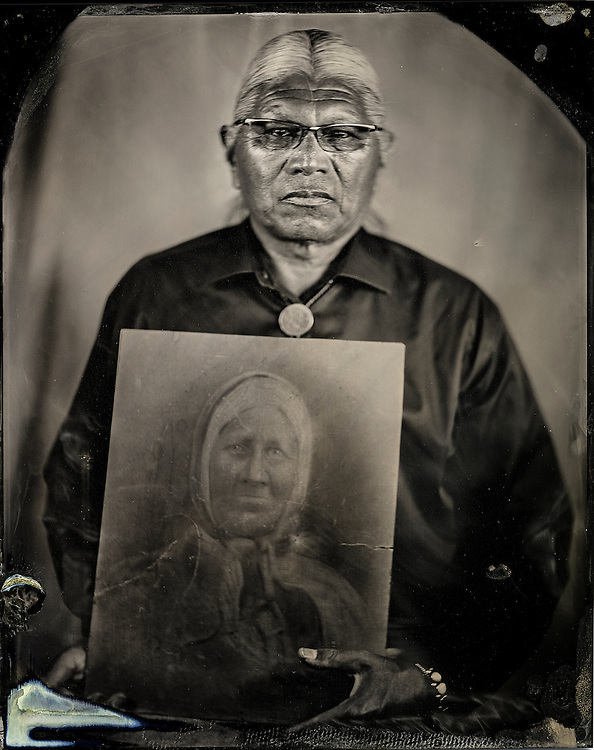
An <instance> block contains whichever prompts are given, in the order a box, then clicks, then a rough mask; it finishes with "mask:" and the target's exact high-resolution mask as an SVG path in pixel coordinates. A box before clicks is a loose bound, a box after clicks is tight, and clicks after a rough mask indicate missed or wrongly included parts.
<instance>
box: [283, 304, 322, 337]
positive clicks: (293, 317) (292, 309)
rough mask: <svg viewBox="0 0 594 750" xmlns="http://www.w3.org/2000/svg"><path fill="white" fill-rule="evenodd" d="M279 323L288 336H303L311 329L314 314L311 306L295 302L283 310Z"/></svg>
mask: <svg viewBox="0 0 594 750" xmlns="http://www.w3.org/2000/svg"><path fill="white" fill-rule="evenodd" d="M278 324H279V326H280V329H281V331H282V332H283V333H284V334H285V335H286V336H303V334H304V333H307V332H308V331H310V330H311V327H312V326H313V324H314V316H313V313H312V311H311V310H310V309H309V307H307V306H306V305H302V304H300V303H298V302H295V303H294V304H292V305H288V306H287V307H285V308H283V309H282V310H281V313H280V315H279V316H278Z"/></svg>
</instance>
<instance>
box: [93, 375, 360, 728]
mask: <svg viewBox="0 0 594 750" xmlns="http://www.w3.org/2000/svg"><path fill="white" fill-rule="evenodd" d="M312 451H313V433H312V425H311V420H310V416H309V413H308V410H307V407H306V405H305V402H304V400H303V398H302V396H301V394H300V393H299V392H298V391H297V390H296V389H295V387H294V386H293V385H292V384H290V383H289V382H288V381H287V380H285V379H283V378H281V377H279V376H277V375H272V374H269V373H259V372H256V373H248V374H243V375H241V376H239V377H236V378H234V379H232V380H230V381H229V382H227V383H225V384H224V385H223V386H222V387H221V388H220V389H219V390H218V391H217V392H216V393H215V394H214V395H213V396H212V398H211V399H210V400H209V401H208V403H207V404H206V406H205V407H204V409H203V411H202V414H201V416H200V418H199V420H198V423H197V427H196V431H195V435H194V445H193V450H192V461H191V471H190V487H189V494H190V497H191V503H190V504H188V512H187V513H175V514H172V515H171V516H167V517H165V518H164V519H162V518H157V517H156V518H154V520H151V521H150V522H151V523H155V524H162V525H163V534H162V535H160V537H161V539H162V543H161V544H160V545H159V547H158V549H156V550H154V551H153V552H150V553H141V554H140V555H139V556H137V557H135V558H134V559H133V560H132V561H130V560H126V562H125V565H119V566H118V569H117V570H113V569H112V570H111V571H107V575H106V576H105V577H103V582H102V585H100V586H98V590H97V592H96V606H97V607H98V608H99V611H100V612H101V619H102V622H103V623H105V622H106V621H107V622H109V623H110V627H111V628H113V636H114V637H113V641H112V642H113V644H114V648H113V651H112V650H111V648H110V654H106V655H105V658H106V663H107V662H110V664H109V668H108V671H109V672H110V673H111V674H112V675H114V676H115V677H112V678H111V683H112V684H111V685H110V689H117V690H120V691H121V690H123V691H124V692H125V693H126V694H127V695H128V696H129V697H130V698H132V700H134V701H135V702H136V703H137V705H138V708H139V709H143V708H144V709H146V710H148V711H150V712H153V713H168V714H169V715H172V714H173V715H175V714H176V713H177V714H178V715H180V716H194V717H204V718H225V719H249V720H254V721H264V720H267V721H277V722H278V721H295V720H298V719H300V718H305V717H307V716H311V715H313V714H314V713H317V712H319V711H320V710H323V709H324V707H326V706H330V705H334V704H335V703H336V700H337V697H338V698H339V699H340V698H341V697H346V695H348V688H349V685H350V681H349V678H348V677H344V676H342V675H334V674H333V675H328V674H326V673H324V674H322V673H320V672H317V671H315V670H312V669H311V668H308V667H307V666H304V665H303V664H302V663H301V662H300V659H299V656H298V649H299V648H300V647H311V648H320V647H330V648H340V649H345V648H361V647H362V645H363V644H364V642H365V641H364V638H365V630H366V626H365V606H364V604H363V601H362V600H361V598H360V596H359V595H358V593H357V592H356V591H355V589H354V588H353V587H352V586H351V585H350V584H349V583H348V582H347V581H346V580H345V579H344V578H343V577H342V576H341V575H340V574H339V573H338V572H337V571H336V570H334V569H333V568H332V567H331V566H330V565H329V564H327V561H328V560H329V559H330V558H331V553H332V550H331V546H332V545H331V543H330V542H329V540H328V538H327V537H328V535H327V534H326V538H325V539H323V538H322V536H321V535H317V534H316V533H315V530H312V529H313V526H314V525H315V524H312V523H311V520H310V522H309V528H306V524H305V520H304V519H305V517H306V515H307V514H306V507H307V506H306V502H307V491H308V486H309V481H310V470H311V462H312ZM124 568H125V570H124ZM124 579H125V580H124ZM98 583H99V582H98ZM140 634H142V637H139V636H140ZM147 636H148V637H147ZM114 680H117V681H118V684H117V685H116V684H115V681H114Z"/></svg>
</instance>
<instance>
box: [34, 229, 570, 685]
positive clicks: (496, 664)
mask: <svg viewBox="0 0 594 750" xmlns="http://www.w3.org/2000/svg"><path fill="white" fill-rule="evenodd" d="M330 277H331V278H333V279H334V283H333V284H332V286H331V287H330V288H329V289H328V291H326V292H325V293H324V294H323V295H322V296H321V297H320V298H319V299H318V300H317V301H316V302H315V303H314V304H313V305H312V311H313V312H314V314H315V322H314V325H313V328H312V330H311V331H310V332H309V333H308V334H307V336H310V337H315V338H330V339H349V340H358V341H395V342H403V343H404V344H405V345H406V364H405V384H404V414H403V426H402V437H401V456H400V474H399V488H398V505H397V518H396V531H395V541H394V563H393V572H392V589H391V606H390V619H389V643H388V645H390V646H398V647H404V648H407V649H409V650H410V651H411V653H413V654H420V655H421V656H419V657H418V658H426V659H431V661H432V665H434V666H439V669H440V671H442V672H443V673H444V674H447V675H448V682H449V683H450V684H457V685H458V686H459V687H460V688H464V689H465V688H469V687H470V688H477V689H492V688H494V687H496V686H497V685H499V684H500V683H501V682H502V681H503V680H504V679H505V678H506V677H507V676H508V675H509V674H510V673H511V672H513V671H514V670H515V669H516V668H517V667H518V666H519V665H520V664H521V663H522V662H523V661H524V660H525V658H526V657H527V656H528V655H529V654H530V652H531V651H532V650H533V649H534V647H535V646H536V645H537V644H538V641H539V639H540V637H541V636H542V635H543V634H544V632H545V631H546V628H547V626H548V624H549V623H550V620H551V617H552V612H553V609H554V606H555V603H556V601H557V599H558V596H559V593H560V591H561V589H562V586H563V584H564V580H565V567H566V558H567V543H568V537H569V528H570V522H571V517H570V516H571V514H570V511H569V505H568V500H567V496H566V493H565V490H564V488H563V484H562V481H561V479H560V475H559V471H558V468H557V462H556V460H555V456H554V451H553V447H552V445H551V441H550V438H549V434H548V431H547V429H546V427H545V425H544V422H543V419H542V417H541V414H540V412H539V409H538V407H537V405H536V403H535V400H534V397H533V394H532V391H531V388H530V385H529V383H528V380H527V377H526V374H525V372H524V369H523V367H522V364H521V362H520V359H519V357H518V354H517V352H516V350H515V348H514V346H513V344H512V342H511V340H510V337H509V335H508V333H507V331H506V329H505V326H504V324H503V322H502V320H501V317H500V315H499V313H498V311H497V309H496V307H495V306H494V304H493V303H492V302H491V301H490V300H489V299H488V298H487V297H486V296H485V294H484V293H482V292H481V291H480V290H479V289H478V288H477V287H476V286H475V285H474V284H473V283H472V282H470V281H468V280H467V279H464V278H463V277H461V276H460V275H458V274H456V273H454V272H453V271H451V270H448V269H446V268H444V267H443V266H441V265H439V264H437V263H435V262H433V261H431V260H429V259H427V258H425V257H423V256H422V255H420V254H418V253H416V252H414V251H412V250H410V249H408V248H406V247H403V246H402V245H400V244H397V243H395V242H391V241H389V240H387V239H384V238H382V237H378V236H374V235H371V234H369V233H367V232H366V231H364V230H360V231H359V232H358V233H357V234H356V235H355V237H354V238H353V239H352V240H351V241H350V242H349V243H348V244H347V246H346V247H345V248H344V249H343V251H342V252H341V254H340V255H339V257H338V258H337V260H336V261H335V262H334V263H333V264H332V266H331V268H330V269H329V271H328V274H327V275H326V277H325V278H323V279H321V280H320V283H319V285H317V286H316V287H314V288H312V289H311V290H308V291H307V292H306V294H305V295H304V300H305V301H307V300H308V299H310V298H311V297H312V296H313V295H314V294H315V293H316V292H317V291H318V290H319V289H321V288H322V287H323V286H324V284H325V283H326V282H327V281H328V278H330ZM291 299H292V298H291V296H290V295H287V294H286V293H282V294H281V293H280V292H279V291H278V290H277V289H276V288H275V286H274V284H273V282H272V274H271V269H270V268H268V267H267V256H266V254H265V252H264V250H263V248H262V246H261V245H260V243H259V242H258V240H257V238H256V236H255V235H254V233H253V231H252V229H251V227H250V224H249V221H246V222H244V223H242V224H240V225H238V226H235V227H230V228H226V229H222V230H220V231H216V232H213V233H211V234H208V235H206V236H203V237H200V238H197V239H193V240H190V241H188V242H185V243H183V244H182V245H179V246H177V247H175V248H173V249H170V250H166V251H164V252H161V253H158V254H155V255H152V256H149V257H147V258H144V259H143V260H141V261H140V262H139V263H137V264H136V265H135V266H134V267H133V268H132V269H131V270H130V271H129V272H128V273H127V274H126V275H125V276H124V278H123V279H122V281H121V282H120V283H119V284H118V285H117V287H116V288H115V290H114V291H113V293H112V294H111V296H110V297H109V300H108V302H107V306H106V309H105V313H104V316H103V320H102V322H101V327H100V331H99V334H98V338H97V341H96V343H95V345H94V347H93V350H92V353H91V356H90V359H89V362H88V365H87V368H86V371H85V374H84V376H83V379H82V383H81V386H80V389H79V391H78V393H77V395H76V398H75V401H74V404H73V406H72V409H71V411H70V414H69V416H68V418H67V420H66V422H65V424H64V425H63V426H62V429H61V431H60V434H59V436H58V440H57V441H56V444H55V446H54V449H53V451H52V454H51V456H50V458H49V461H48V463H47V467H46V472H45V475H46V481H47V484H48V487H49V499H48V504H47V510H46V515H45V522H46V524H47V527H48V530H49V535H50V544H51V547H52V551H53V555H54V559H55V561H56V567H57V571H58V576H59V579H60V581H61V584H62V587H63V591H64V595H65V599H66V602H67V604H68V605H69V606H70V608H71V609H72V611H74V612H75V613H76V614H78V615H80V616H81V617H82V618H83V620H84V621H86V622H88V619H89V616H90V606H91V596H92V585H93V572H94V567H95V562H96V554H97V544H98V538H99V528H100V520H101V511H102V503H103V491H104V483H105V471H106V464H107V448H108V440H109V429H110V423H111V411H112V403H113V392H114V387H115V371H116V360H117V351H118V338H119V333H120V330H121V329H122V328H142V329H156V330H175V331H203V332H210V333H226V334H240V335H258V336H282V335H283V333H282V332H281V330H280V329H279V325H278V315H279V313H280V311H281V310H282V309H283V308H284V307H285V306H286V304H287V303H288V301H289V300H291ZM293 301H295V300H294V299H293ZM432 665H431V664H430V665H429V666H432Z"/></svg>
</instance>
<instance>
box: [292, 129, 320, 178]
mask: <svg viewBox="0 0 594 750" xmlns="http://www.w3.org/2000/svg"><path fill="white" fill-rule="evenodd" d="M329 165H330V159H329V156H328V153H327V152H326V151H324V150H323V149H322V148H321V147H320V144H319V143H318V140H317V138H316V134H315V133H314V132H313V131H311V130H309V131H308V132H307V133H306V134H305V135H304V136H303V140H302V141H301V143H300V144H299V146H297V148H294V149H293V150H292V151H291V156H290V157H289V161H288V164H287V166H288V167H289V169H290V170H291V171H292V172H294V173H298V172H302V173H303V174H308V175H309V174H313V173H314V172H326V171H328V168H329Z"/></svg>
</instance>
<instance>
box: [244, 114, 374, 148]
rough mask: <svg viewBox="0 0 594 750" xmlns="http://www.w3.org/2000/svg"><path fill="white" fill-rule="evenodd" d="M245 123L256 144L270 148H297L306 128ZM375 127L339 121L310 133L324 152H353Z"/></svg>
mask: <svg viewBox="0 0 594 750" xmlns="http://www.w3.org/2000/svg"><path fill="white" fill-rule="evenodd" d="M246 124H248V125H249V126H250V128H251V130H252V132H253V133H255V135H256V138H257V142H258V145H260V146H262V147H263V148H268V149H273V150H281V149H291V148H297V146H299V144H300V143H301V141H302V140H303V138H304V136H305V134H306V133H307V132H308V130H309V128H308V127H306V126H304V125H299V124H298V123H294V122H283V121H280V120H248V121H247V122H246ZM375 129H376V128H375V127H374V126H373V125H350V124H342V123H341V124H338V125H323V126H322V127H320V128H318V129H316V130H313V131H312V132H313V133H314V135H315V137H316V138H317V141H318V143H319V145H320V147H321V148H322V149H324V151H357V150H358V149H360V148H363V147H364V146H365V145H366V144H367V142H368V140H369V136H370V134H371V133H372V132H373V131H374V130H375Z"/></svg>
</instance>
